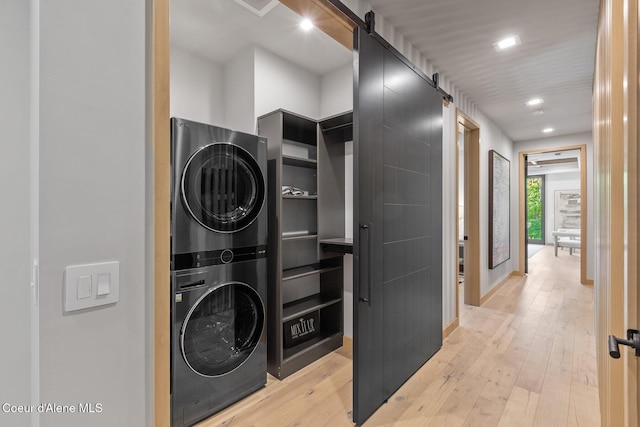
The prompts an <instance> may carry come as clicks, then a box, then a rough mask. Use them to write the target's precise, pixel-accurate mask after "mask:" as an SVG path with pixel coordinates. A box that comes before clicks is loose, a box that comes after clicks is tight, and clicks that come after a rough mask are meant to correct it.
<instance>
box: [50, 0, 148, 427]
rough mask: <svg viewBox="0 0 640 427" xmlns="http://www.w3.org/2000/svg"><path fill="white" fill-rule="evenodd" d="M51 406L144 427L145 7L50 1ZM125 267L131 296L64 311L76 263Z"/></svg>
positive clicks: (53, 420)
mask: <svg viewBox="0 0 640 427" xmlns="http://www.w3.org/2000/svg"><path fill="white" fill-rule="evenodd" d="M40 7H41V10H40V33H41V40H40V43H41V44H40V52H41V58H40V72H41V74H40V76H41V78H40V154H41V162H40V200H39V201H40V256H41V263H40V265H41V269H40V357H41V366H40V388H41V401H42V402H45V403H48V402H51V403H57V404H67V405H77V404H78V403H101V404H102V405H103V411H102V413H100V414H44V415H42V417H41V425H42V426H44V427H46V426H65V427H73V426H87V425H91V426H105V427H107V426H108V427H110V426H144V425H145V423H146V420H145V410H146V409H145V408H146V399H145V398H146V396H145V381H146V378H145V373H146V372H147V369H146V367H147V365H148V363H150V362H149V361H148V360H146V358H145V340H146V336H147V334H148V333H151V332H148V331H145V319H146V313H145V311H146V310H147V306H146V305H145V287H147V286H149V287H150V286H152V283H146V280H145V279H146V278H145V262H146V260H145V179H146V174H145V146H146V133H145V120H146V117H145V86H146V75H145V73H146V68H145V28H146V22H147V20H146V10H145V4H144V2H131V1H129V0H115V1H111V2H103V3H100V4H98V3H95V2H84V1H81V0H66V1H56V2H48V1H43V2H41V5H40ZM112 260H117V261H119V262H120V301H119V302H118V303H117V304H115V305H113V306H103V307H101V308H95V309H88V310H83V311H78V312H73V313H64V312H63V303H62V296H63V287H62V284H63V272H64V269H65V267H66V266H69V265H75V264H83V263H90V262H99V261H112Z"/></svg>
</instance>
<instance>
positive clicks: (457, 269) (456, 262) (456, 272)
mask: <svg viewBox="0 0 640 427" xmlns="http://www.w3.org/2000/svg"><path fill="white" fill-rule="evenodd" d="M452 129H454V132H455V138H454V140H455V144H456V150H455V156H456V172H455V173H456V178H455V184H454V185H455V194H456V200H455V205H456V208H455V211H456V216H455V219H454V221H455V222H456V235H455V244H454V248H455V249H454V250H455V254H454V257H453V264H454V265H453V270H452V271H453V272H454V274H453V283H452V285H453V293H454V294H455V299H456V310H455V311H456V315H455V317H454V320H457V319H459V318H460V292H459V289H458V275H459V274H460V247H459V245H460V243H459V241H460V227H459V225H460V221H459V218H460V203H459V199H460V193H459V189H460V181H459V179H458V177H459V176H460V162H459V160H460V148H458V147H459V145H460V141H459V139H458V135H460V132H458V117H457V116H456V117H455V121H454V122H453V128H452ZM463 143H464V141H463Z"/></svg>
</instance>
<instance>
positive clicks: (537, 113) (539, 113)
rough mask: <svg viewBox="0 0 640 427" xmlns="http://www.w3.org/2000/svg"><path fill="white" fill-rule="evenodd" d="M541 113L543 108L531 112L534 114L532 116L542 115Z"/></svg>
mask: <svg viewBox="0 0 640 427" xmlns="http://www.w3.org/2000/svg"><path fill="white" fill-rule="evenodd" d="M543 114H544V110H535V111H534V112H533V115H534V116H541V115H543Z"/></svg>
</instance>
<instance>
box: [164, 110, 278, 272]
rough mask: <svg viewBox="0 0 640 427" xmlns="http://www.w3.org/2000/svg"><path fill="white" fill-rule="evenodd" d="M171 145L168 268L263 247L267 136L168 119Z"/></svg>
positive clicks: (265, 222)
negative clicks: (170, 260)
mask: <svg viewBox="0 0 640 427" xmlns="http://www.w3.org/2000/svg"><path fill="white" fill-rule="evenodd" d="M171 143H172V144H171V145H172V156H171V168H172V177H171V204H172V206H171V215H172V217H171V253H172V268H171V269H172V270H182V269H185V268H190V267H191V266H192V264H193V265H194V266H196V267H203V266H206V265H212V263H209V261H207V260H210V259H211V258H215V257H217V256H218V252H217V251H220V250H225V249H232V248H258V247H260V248H261V249H264V248H266V244H267V208H266V176H267V175H266V174H267V140H266V138H262V137H259V136H256V135H250V134H247V133H243V132H237V131H232V130H229V129H224V128H220V127H217V126H211V125H207V124H203V123H198V122H194V121H190V120H185V119H180V118H172V119H171ZM211 252H215V253H211ZM194 261H195V262H194Z"/></svg>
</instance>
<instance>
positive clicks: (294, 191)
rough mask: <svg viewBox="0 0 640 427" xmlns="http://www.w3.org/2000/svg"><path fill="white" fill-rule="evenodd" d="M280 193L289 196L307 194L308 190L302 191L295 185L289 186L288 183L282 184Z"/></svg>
mask: <svg viewBox="0 0 640 427" xmlns="http://www.w3.org/2000/svg"><path fill="white" fill-rule="evenodd" d="M282 195H283V196H287V195H291V196H308V195H309V192H308V191H303V190H301V189H299V188H296V187H291V186H290V185H283V186H282Z"/></svg>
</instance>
